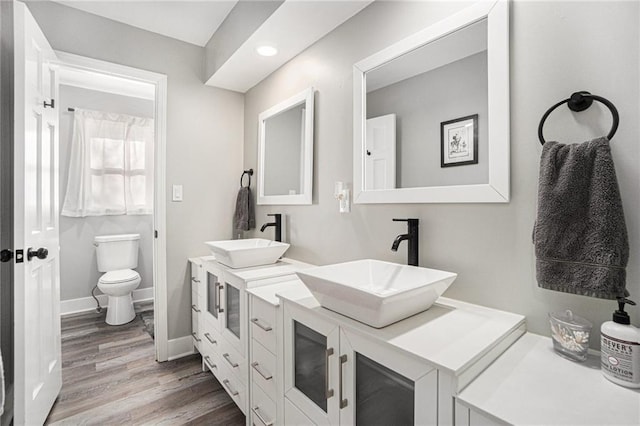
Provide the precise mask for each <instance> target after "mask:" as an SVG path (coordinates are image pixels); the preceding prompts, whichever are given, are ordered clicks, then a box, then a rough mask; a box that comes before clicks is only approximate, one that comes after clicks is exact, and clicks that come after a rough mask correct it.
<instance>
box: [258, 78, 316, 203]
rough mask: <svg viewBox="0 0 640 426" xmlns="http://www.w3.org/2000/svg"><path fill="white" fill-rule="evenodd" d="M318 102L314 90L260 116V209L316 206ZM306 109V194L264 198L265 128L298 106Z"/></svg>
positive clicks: (304, 166)
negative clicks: (282, 114)
mask: <svg viewBox="0 0 640 426" xmlns="http://www.w3.org/2000/svg"><path fill="white" fill-rule="evenodd" d="M314 99H315V89H314V87H313V86H311V87H308V88H306V89H305V90H303V91H301V92H300V93H297V94H295V95H293V96H291V97H290V98H288V99H285V100H284V101H282V102H279V103H277V104H276V105H274V106H272V107H271V108H269V109H267V110H265V111H263V112H261V113H260V114H259V115H258V170H257V172H258V193H257V199H256V204H257V205H263V206H267V205H273V206H275V205H309V204H312V203H313V134H314ZM303 103H304V105H305V129H304V141H302V143H303V153H304V159H303V164H302V166H303V169H304V173H303V176H302V193H301V194H295V195H265V194H264V170H265V168H264V158H265V157H264V149H265V126H264V122H265V120H267V119H268V118H270V117H273V116H275V115H277V114H279V113H281V112H284V111H286V110H288V109H290V108H293V107H295V106H297V105H302V104H303Z"/></svg>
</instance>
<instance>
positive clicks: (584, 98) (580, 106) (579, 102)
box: [538, 91, 620, 145]
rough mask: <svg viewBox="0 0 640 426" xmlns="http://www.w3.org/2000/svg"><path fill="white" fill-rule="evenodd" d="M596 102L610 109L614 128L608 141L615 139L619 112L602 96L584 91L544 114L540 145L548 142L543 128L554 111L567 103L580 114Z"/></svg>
mask: <svg viewBox="0 0 640 426" xmlns="http://www.w3.org/2000/svg"><path fill="white" fill-rule="evenodd" d="M594 100H596V101H598V102H600V103H602V104H604V105H605V106H606V107H607V108H609V111H611V116H612V117H613V126H611V131H609V134H608V135H607V139H609V140H611V138H613V135H615V134H616V130H618V124H619V122H620V116H619V115H618V110H617V109H616V107H615V106H614V105H613V104H612V103H611V102H610V101H609V100H608V99H605V98H603V97H602V96H597V95H592V94H591V93H589V92H585V91H582V92H575V93H573V94H572V95H571V97H570V98H567V99H565V100H563V101H560V102H558V103H557V104H555V105H554V106H552V107H551V108H549V109H548V110H547V112H545V113H544V115H543V116H542V119H541V120H540V125H538V139H540V143H541V144H542V145H544V143H545V142H546V141H545V140H544V136H542V128H543V127H544V122H545V120H546V119H547V117H549V114H551V113H552V112H553V110H555V109H556V108H558V107H559V106H560V105H562V104H565V103H566V104H567V106H568V107H569V109H570V110H571V111H575V112H580V111H584V110H585V109H587V108H589V107H590V106H591V104H592V103H593V101H594Z"/></svg>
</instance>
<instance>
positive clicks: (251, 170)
mask: <svg viewBox="0 0 640 426" xmlns="http://www.w3.org/2000/svg"><path fill="white" fill-rule="evenodd" d="M244 175H248V176H249V185H247V188H249V187H251V176H253V169H249V170H245V171H243V172H242V176H240V186H241V187H244V185H243V184H242V180H243V179H244Z"/></svg>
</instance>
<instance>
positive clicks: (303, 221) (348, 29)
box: [244, 0, 640, 346]
mask: <svg viewBox="0 0 640 426" xmlns="http://www.w3.org/2000/svg"><path fill="white" fill-rule="evenodd" d="M464 6H465V4H462V3H458V2H374V3H373V4H372V5H371V6H369V7H367V8H366V9H364V10H363V11H362V12H361V13H359V14H358V15H356V16H355V17H354V18H352V19H351V20H350V21H348V22H346V23H345V24H343V25H342V26H340V27H339V28H337V29H336V30H335V31H333V32H332V33H331V34H329V35H328V36H326V37H325V38H323V39H322V40H320V41H319V42H317V43H316V44H314V45H313V46H311V47H310V48H309V49H307V50H306V51H305V52H303V53H302V54H300V55H299V56H298V57H296V58H294V59H293V60H291V61H290V62H288V63H287V64H286V65H285V66H283V67H282V68H281V69H279V70H278V71H277V72H275V73H274V74H272V75H271V76H269V77H268V78H267V79H266V80H264V81H263V82H261V83H260V84H259V85H257V86H255V87H254V88H252V89H251V90H250V91H249V92H247V94H246V97H245V157H244V166H245V168H249V167H256V165H257V162H256V153H257V149H256V146H257V145H256V143H257V123H258V120H257V117H258V114H259V112H260V111H263V110H265V109H266V108H268V107H269V106H271V105H274V104H275V103H277V102H279V101H281V100H282V99H286V98H287V97H289V96H292V95H293V94H295V93H297V92H299V91H301V90H302V89H304V88H305V87H308V86H310V85H313V86H314V87H315V89H316V90H317V92H316V121H315V123H316V127H315V147H316V148H315V160H314V161H315V169H314V204H313V205H311V206H258V208H257V211H256V218H257V222H258V227H259V226H260V224H262V223H264V222H265V221H266V220H267V217H266V214H267V213H275V212H279V213H285V214H287V215H289V218H288V219H289V223H288V226H289V235H288V236H287V237H288V241H289V242H291V244H292V245H291V248H290V249H289V252H288V253H287V255H288V256H290V257H293V258H297V259H300V260H303V261H309V262H313V263H317V264H327V263H333V262H341V261H346V260H350V259H357V258H377V259H382V260H389V261H396V262H401V263H403V262H406V245H404V244H403V245H402V247H401V248H402V249H401V250H399V251H398V253H393V252H391V251H390V250H389V247H390V245H391V242H392V241H393V239H394V237H395V236H396V235H398V234H400V233H402V232H405V231H406V225H404V224H401V223H393V222H392V221H391V219H392V218H394V217H417V218H420V220H421V221H420V246H421V248H420V254H421V258H420V264H421V265H423V266H428V267H434V268H439V269H444V270H451V271H455V272H458V274H459V276H458V278H457V280H456V281H455V282H454V283H453V285H452V286H451V287H450V289H449V290H448V291H447V293H446V295H447V296H450V297H454V298H458V299H462V300H465V301H469V302H472V303H478V304H481V305H485V306H490V307H496V308H499V309H503V310H507V311H511V312H517V313H521V314H524V315H526V316H527V324H528V327H529V329H530V330H532V331H534V332H537V333H541V334H544V335H549V325H548V321H547V313H548V312H549V311H555V310H560V309H564V308H571V309H573V310H574V311H575V312H576V313H577V314H579V315H582V316H584V317H587V318H588V319H590V320H591V321H592V322H593V323H594V327H595V330H599V327H600V324H601V323H602V322H603V321H608V320H609V319H610V318H611V313H612V311H613V310H614V309H615V308H616V304H615V303H614V302H612V301H607V300H600V299H593V298H588V297H583V296H576V295H571V294H564V293H558V292H553V291H548V290H542V289H540V288H538V286H537V283H536V280H535V257H534V251H533V245H532V244H531V229H532V226H533V222H534V219H535V212H536V193H537V182H538V161H539V158H540V153H541V146H540V143H539V142H538V140H537V126H538V123H539V120H540V117H541V116H542V114H543V113H544V112H545V111H546V110H547V108H549V107H550V106H551V105H553V104H554V103H556V102H558V101H560V100H562V99H565V98H567V97H568V96H569V95H570V94H571V93H572V92H574V91H577V90H589V91H591V92H592V93H595V94H599V95H601V96H605V97H607V98H608V99H610V100H611V101H612V102H613V103H615V104H616V106H617V107H618V110H619V112H620V128H619V129H618V133H617V134H616V136H615V138H614V140H613V142H612V143H611V147H612V151H613V156H614V160H615V162H616V168H617V175H618V179H619V182H620V187H621V192H622V197H623V203H624V206H625V211H626V218H627V227H628V230H629V236H630V245H631V256H630V259H631V260H630V264H629V266H628V268H627V274H628V289H629V291H630V292H631V298H632V299H635V300H636V301H640V289H639V284H638V282H639V281H640V271H639V267H640V262H639V261H638V245H639V244H640V239H639V238H638V237H639V227H640V198H639V194H638V184H639V182H640V167H639V166H638V164H640V161H639V160H640V158H639V157H640V156H639V150H640V144H639V143H638V130H639V128H638V122H639V120H638V118H639V105H638V97H639V87H638V83H639V80H638V66H639V61H638V54H639V39H640V37H639V28H640V25H638V24H639V14H640V11H639V4H638V2H604V1H600V2H555V1H554V2H531V1H518V0H516V1H514V2H512V3H511V13H510V14H511V25H510V28H511V46H510V50H511V78H510V84H511V117H510V118H509V117H505V118H504V119H505V120H508V119H510V122H511V185H512V190H511V202H510V203H508V204H423V205H420V204H417V205H409V204H406V205H355V206H353V209H352V212H351V213H350V214H340V213H339V212H338V202H337V201H336V200H335V199H334V198H333V188H334V182H335V181H346V182H352V181H353V177H352V159H353V158H352V157H353V156H352V105H353V102H352V89H353V87H352V65H353V64H354V63H355V62H357V61H359V60H361V59H363V58H365V57H367V56H369V55H371V54H372V53H374V52H376V51H378V50H380V49H381V48H384V47H386V46H388V45H390V44H392V43H393V42H395V41H397V40H399V39H401V38H403V37H405V36H408V35H410V34H412V33H414V32H416V31H417V30H419V29H421V28H424V27H425V26H428V25H429V24H431V23H434V22H436V21H438V20H440V19H441V18H443V17H444V16H446V15H448V14H449V13H451V12H453V11H454V10H457V9H460V8H462V7H464ZM585 22H591V23H597V25H590V26H589V30H588V31H585V30H584V28H585V27H584V25H585ZM309 64H320V65H319V66H318V68H314V69H313V70H310V69H309ZM547 123H548V125H547V126H546V128H545V134H546V135H547V137H548V139H550V140H553V139H558V140H561V141H564V142H581V141H584V140H586V139H588V138H592V137H596V136H600V135H602V134H605V133H607V132H608V131H609V128H610V126H611V118H610V114H609V113H608V111H607V110H606V109H605V108H603V107H601V106H600V105H594V107H592V108H590V109H589V110H588V111H585V112H582V113H575V114H574V113H571V112H570V111H568V110H567V109H566V108H563V109H560V110H558V111H557V112H556V113H554V115H553V116H552V117H550V118H549V120H548V122H547ZM258 234H259V233H256V235H258ZM629 310H630V312H631V320H632V322H634V323H635V324H638V323H639V322H640V316H639V315H638V309H629ZM594 337H595V338H594V339H593V340H594V342H593V343H594V346H598V345H599V333H597V332H596V333H594Z"/></svg>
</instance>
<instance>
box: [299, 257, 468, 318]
mask: <svg viewBox="0 0 640 426" xmlns="http://www.w3.org/2000/svg"><path fill="white" fill-rule="evenodd" d="M296 274H297V275H298V277H300V279H301V280H302V282H303V283H304V284H305V285H306V286H307V288H308V289H309V291H311V293H312V294H313V296H314V297H315V298H316V299H317V300H318V302H319V303H320V305H322V306H323V307H325V308H327V309H330V310H332V311H335V312H338V313H339V314H342V315H345V316H347V317H350V318H353V319H355V320H358V321H360V322H363V323H365V324H367V325H370V326H372V327H375V328H382V327H385V326H387V325H389V324H392V323H394V322H397V321H400V320H402V319H405V318H407V317H410V316H411V315H415V314H417V313H419V312H422V311H425V310H427V309H429V308H430V307H431V305H433V303H434V302H435V301H436V299H437V298H438V297H440V295H442V293H444V291H445V290H446V289H447V288H449V286H450V285H451V283H452V282H453V281H454V280H455V279H456V277H457V276H458V275H457V274H454V273H453V272H446V271H439V270H437V269H428V268H421V267H417V266H408V265H399V264H397V263H391V262H383V261H380V260H372V259H364V260H356V261H353V262H346V263H338V264H334V265H327V266H319V267H316V268H309V269H306V270H304V271H298V272H296Z"/></svg>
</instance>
